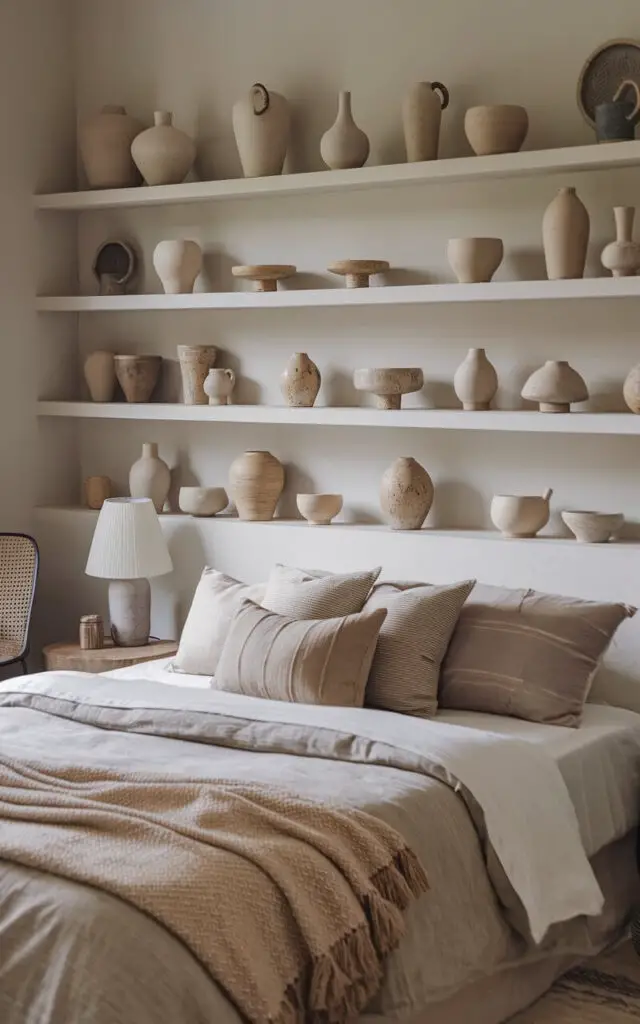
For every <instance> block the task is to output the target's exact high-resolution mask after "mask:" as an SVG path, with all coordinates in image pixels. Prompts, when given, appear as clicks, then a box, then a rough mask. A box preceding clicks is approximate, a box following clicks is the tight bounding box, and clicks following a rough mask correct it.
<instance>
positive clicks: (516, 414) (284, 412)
mask: <svg viewBox="0 0 640 1024" xmlns="http://www.w3.org/2000/svg"><path fill="white" fill-rule="evenodd" d="M37 411H38V415H39V416H62V417H66V418H68V419H112V420H173V421H175V420H180V421H183V422H190V423H262V424H281V425H285V426H298V427H299V426H302V425H305V426H323V427H387V428H391V427H408V428H412V429H420V430H423V429H431V430H484V431H507V432H510V433H544V434H609V435H620V436H625V435H633V436H636V437H638V436H640V416H634V415H633V413H631V412H629V413H624V412H604V413H602V412H601V413H589V412H572V413H567V414H559V415H558V414H551V413H540V412H535V411H533V412H528V411H526V412H523V411H513V412H511V411H509V412H499V411H495V412H494V411H492V412H464V411H463V410H461V409H400V410H399V411H386V410H380V409H373V408H362V407H358V408H355V407H353V408H352V407H344V406H315V407H314V408H312V409H293V408H289V407H288V406H279V405H228V406H208V405H181V404H178V403H176V404H172V405H169V404H163V403H160V402H149V403H146V404H140V405H137V404H131V405H129V404H127V403H126V402H114V403H113V404H101V403H98V402H38V406H37Z"/></svg>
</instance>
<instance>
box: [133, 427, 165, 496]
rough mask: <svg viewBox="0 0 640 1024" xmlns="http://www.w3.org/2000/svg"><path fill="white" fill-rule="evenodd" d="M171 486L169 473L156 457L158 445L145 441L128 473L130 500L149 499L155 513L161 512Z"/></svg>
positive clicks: (161, 460) (161, 461)
mask: <svg viewBox="0 0 640 1024" xmlns="http://www.w3.org/2000/svg"><path fill="white" fill-rule="evenodd" d="M170 486H171V471H170V469H169V467H168V466H167V464H166V462H164V460H163V459H161V458H160V457H159V455H158V445H157V444H155V443H154V442H149V441H147V442H146V443H145V444H143V445H142V455H141V457H140V458H139V459H138V461H137V462H134V464H133V466H132V467H131V469H130V471H129V491H130V492H131V497H132V498H151V501H152V502H153V505H154V508H155V510H156V512H162V509H163V508H164V503H165V501H166V500H167V496H168V494H169V487H170Z"/></svg>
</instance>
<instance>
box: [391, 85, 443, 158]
mask: <svg viewBox="0 0 640 1024" xmlns="http://www.w3.org/2000/svg"><path fill="white" fill-rule="evenodd" d="M438 93H440V95H438ZM448 106H449V91H448V89H447V88H446V86H444V85H442V83H441V82H416V83H415V85H412V86H411V88H410V89H409V91H408V92H407V94H406V95H405V97H404V100H403V102H402V127H403V130H404V141H405V146H406V149H407V161H408V163H416V162H417V161H420V160H437V158H438V143H439V140H440V123H441V121H442V111H443V110H446V109H447V107H448Z"/></svg>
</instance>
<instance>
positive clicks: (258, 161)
mask: <svg viewBox="0 0 640 1024" xmlns="http://www.w3.org/2000/svg"><path fill="white" fill-rule="evenodd" d="M290 124H291V114H290V111H289V104H288V102H287V100H286V99H285V98H284V96H281V95H280V93H278V92H270V91H269V90H268V89H267V87H266V86H264V85H262V83H261V82H256V83H255V84H254V85H252V86H251V89H250V90H249V92H248V93H247V94H246V96H243V97H242V99H239V100H237V102H236V103H234V105H233V132H234V135H235V137H236V145H237V147H238V154H239V156H240V163H241V164H242V171H243V173H244V176H245V178H260V177H262V176H263V175H272V174H282V168H283V166H284V160H285V157H286V155H287V148H288V146H289V131H290Z"/></svg>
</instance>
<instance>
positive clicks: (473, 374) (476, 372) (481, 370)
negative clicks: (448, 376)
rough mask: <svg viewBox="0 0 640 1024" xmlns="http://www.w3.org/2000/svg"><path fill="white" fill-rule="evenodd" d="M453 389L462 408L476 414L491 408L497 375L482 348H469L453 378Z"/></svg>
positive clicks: (496, 385) (496, 387)
mask: <svg viewBox="0 0 640 1024" xmlns="http://www.w3.org/2000/svg"><path fill="white" fill-rule="evenodd" d="M453 389H454V391H455V393H456V395H457V396H458V398H459V399H460V401H461V402H462V408H463V409H467V410H469V411H473V412H477V411H481V410H484V409H490V408H491V399H492V398H493V397H494V395H495V393H496V391H497V390H498V374H497V373H496V371H495V368H494V366H493V364H492V363H490V362H489V360H488V359H487V354H486V352H485V350H484V349H483V348H470V349H469V351H468V352H467V355H466V358H465V359H464V360H463V362H462V363H460V366H459V367H458V369H457V370H456V372H455V374H454V377H453Z"/></svg>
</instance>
